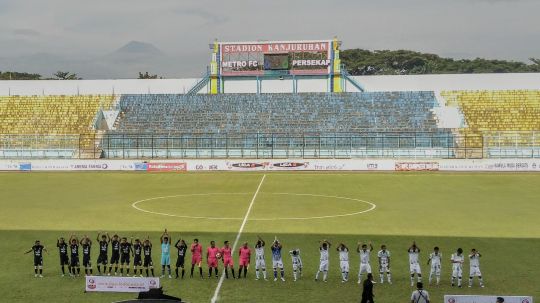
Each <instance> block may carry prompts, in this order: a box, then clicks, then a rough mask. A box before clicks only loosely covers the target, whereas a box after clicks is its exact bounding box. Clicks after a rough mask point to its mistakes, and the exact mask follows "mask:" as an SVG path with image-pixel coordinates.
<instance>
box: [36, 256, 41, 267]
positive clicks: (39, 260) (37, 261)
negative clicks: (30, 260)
mask: <svg viewBox="0 0 540 303" xmlns="http://www.w3.org/2000/svg"><path fill="white" fill-rule="evenodd" d="M34 266H43V257H36V256H34Z"/></svg>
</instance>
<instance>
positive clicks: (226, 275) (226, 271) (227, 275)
mask: <svg viewBox="0 0 540 303" xmlns="http://www.w3.org/2000/svg"><path fill="white" fill-rule="evenodd" d="M225 278H227V279H228V278H229V269H227V267H225Z"/></svg>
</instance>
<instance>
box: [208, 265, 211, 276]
mask: <svg viewBox="0 0 540 303" xmlns="http://www.w3.org/2000/svg"><path fill="white" fill-rule="evenodd" d="M211 275H212V267H210V268H209V269H208V277H210V276H211Z"/></svg>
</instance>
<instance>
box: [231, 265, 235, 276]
mask: <svg viewBox="0 0 540 303" xmlns="http://www.w3.org/2000/svg"><path fill="white" fill-rule="evenodd" d="M231 273H232V277H233V279H235V278H236V277H235V276H234V268H233V267H231Z"/></svg>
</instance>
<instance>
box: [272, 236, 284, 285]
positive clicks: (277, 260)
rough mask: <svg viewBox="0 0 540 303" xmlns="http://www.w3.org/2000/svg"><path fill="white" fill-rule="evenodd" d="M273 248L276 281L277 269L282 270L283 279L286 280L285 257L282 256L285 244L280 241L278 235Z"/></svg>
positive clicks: (273, 266)
mask: <svg viewBox="0 0 540 303" xmlns="http://www.w3.org/2000/svg"><path fill="white" fill-rule="evenodd" d="M270 249H271V250H272V268H273V269H274V281H277V270H278V268H279V269H280V270H281V281H283V282H285V270H284V269H283V258H282V257H281V249H283V245H282V244H281V242H279V241H278V239H277V237H276V238H275V239H274V243H273V244H272V247H271V248H270Z"/></svg>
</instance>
